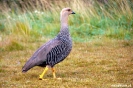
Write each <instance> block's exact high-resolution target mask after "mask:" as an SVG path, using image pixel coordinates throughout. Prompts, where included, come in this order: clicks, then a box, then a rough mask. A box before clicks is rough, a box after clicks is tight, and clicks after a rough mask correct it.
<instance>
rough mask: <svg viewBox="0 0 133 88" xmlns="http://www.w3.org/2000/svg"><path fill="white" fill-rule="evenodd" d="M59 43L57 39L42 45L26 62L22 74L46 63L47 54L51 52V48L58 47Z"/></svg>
mask: <svg viewBox="0 0 133 88" xmlns="http://www.w3.org/2000/svg"><path fill="white" fill-rule="evenodd" d="M59 44H60V41H59V40H58V39H53V40H51V41H49V42H47V43H45V44H44V45H42V46H41V47H40V48H39V49H38V50H37V51H36V52H35V53H34V54H33V55H32V57H31V58H30V59H29V60H28V61H27V62H26V64H25V65H24V67H23V69H22V70H23V72H26V71H28V70H29V69H30V68H32V67H34V66H37V65H40V64H42V63H43V62H44V61H46V58H47V54H48V53H49V52H50V51H51V49H52V48H54V47H55V46H57V45H59Z"/></svg>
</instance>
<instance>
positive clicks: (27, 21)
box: [0, 0, 133, 88]
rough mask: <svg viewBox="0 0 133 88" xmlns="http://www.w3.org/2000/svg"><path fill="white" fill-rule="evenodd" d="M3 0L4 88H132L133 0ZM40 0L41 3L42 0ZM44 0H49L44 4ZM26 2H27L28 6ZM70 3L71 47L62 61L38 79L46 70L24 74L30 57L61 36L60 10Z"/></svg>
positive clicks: (0, 49)
mask: <svg viewBox="0 0 133 88" xmlns="http://www.w3.org/2000/svg"><path fill="white" fill-rule="evenodd" d="M14 1H15V2H13V1H12V2H11V4H10V6H8V5H7V4H5V3H2V2H1V1H0V88H51V87H52V88H53V87H55V88H70V87H71V88H114V87H115V88H116V87H119V88H121V87H124V88H126V87H128V88H132V87H133V7H132V6H133V2H132V1H131V0H114V1H113V0H108V2H107V3H100V2H97V1H95V0H93V1H92V0H71V1H69V0H68V2H63V1H62V0H58V1H57V2H56V1H55V2H54V1H53V2H52V0H37V1H36V5H35V3H34V2H32V1H33V0H28V1H27V2H26V3H25V4H23V3H22V4H23V7H21V8H20V3H19V0H14ZM39 1H41V5H40V4H39ZM43 1H45V2H43ZM27 3H28V4H27ZM64 7H71V8H72V9H73V11H74V12H75V13H76V14H75V15H71V16H70V17H69V25H70V26H69V29H70V34H71V36H72V39H73V50H72V52H71V54H70V55H69V56H68V57H67V58H66V60H64V61H63V62H62V63H59V64H58V65H56V66H55V69H56V74H57V77H60V78H62V79H61V80H59V79H53V78H52V72H51V70H50V71H48V72H47V74H46V75H45V76H44V78H45V80H38V77H39V75H40V74H41V73H42V71H43V68H41V67H34V68H33V69H31V70H29V71H28V72H27V73H26V74H23V73H22V72H21V70H22V67H23V65H24V64H25V62H26V61H27V60H28V59H29V57H30V56H31V55H32V54H33V53H34V52H35V50H36V49H37V48H38V47H40V46H41V45H42V44H43V43H45V42H47V41H48V40H50V39H52V38H53V37H54V36H56V35H57V33H58V32H59V29H60V20H59V15H60V14H59V13H60V11H61V9H62V8H64Z"/></svg>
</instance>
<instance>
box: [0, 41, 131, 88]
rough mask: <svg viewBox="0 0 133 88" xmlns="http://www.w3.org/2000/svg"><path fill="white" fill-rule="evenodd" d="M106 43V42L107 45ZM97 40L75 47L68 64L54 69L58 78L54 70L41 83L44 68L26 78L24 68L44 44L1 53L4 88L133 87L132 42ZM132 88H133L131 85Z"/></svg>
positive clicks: (0, 73) (37, 68)
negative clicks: (121, 85)
mask: <svg viewBox="0 0 133 88" xmlns="http://www.w3.org/2000/svg"><path fill="white" fill-rule="evenodd" d="M105 40H106V41H105ZM105 40H96V41H93V42H88V43H74V44H73V50H72V52H71V54H70V55H69V56H68V57H67V59H66V60H64V61H63V62H61V63H59V64H58V65H56V66H55V69H56V71H57V73H56V74H57V77H61V78H62V80H58V79H52V72H51V70H50V71H48V72H47V74H46V75H45V76H44V78H45V79H46V80H38V75H40V74H41V72H42V71H43V68H40V67H34V68H33V69H31V70H29V71H28V72H27V73H26V74H23V73H21V69H22V66H23V65H24V63H25V62H26V61H27V59H28V58H29V57H30V56H31V55H32V54H33V52H34V51H35V50H36V49H37V48H38V47H39V46H40V45H42V42H38V43H37V42H36V43H27V44H26V46H25V47H27V48H26V49H24V50H20V51H17V50H14V51H11V52H8V51H5V52H0V87H1V88H9V87H10V88H70V87H71V88H110V87H112V85H117V84H119V83H121V84H125V85H131V84H132V83H133V42H131V41H116V40H111V41H110V40H107V39H105ZM132 87H133V85H132Z"/></svg>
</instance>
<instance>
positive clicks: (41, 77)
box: [39, 66, 48, 80]
mask: <svg viewBox="0 0 133 88" xmlns="http://www.w3.org/2000/svg"><path fill="white" fill-rule="evenodd" d="M47 70H48V66H46V67H45V69H44V71H43V72H42V74H41V75H40V76H39V79H40V80H42V79H43V76H44V74H45V73H46V72H47Z"/></svg>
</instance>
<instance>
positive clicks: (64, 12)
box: [60, 7, 75, 16]
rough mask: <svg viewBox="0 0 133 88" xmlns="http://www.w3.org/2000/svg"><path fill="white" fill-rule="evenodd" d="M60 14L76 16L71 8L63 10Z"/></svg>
mask: <svg viewBox="0 0 133 88" xmlns="http://www.w3.org/2000/svg"><path fill="white" fill-rule="evenodd" d="M60 14H61V16H63V15H70V14H75V12H73V11H72V9H71V8H69V7H67V8H64V9H62V11H61V13H60Z"/></svg>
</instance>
